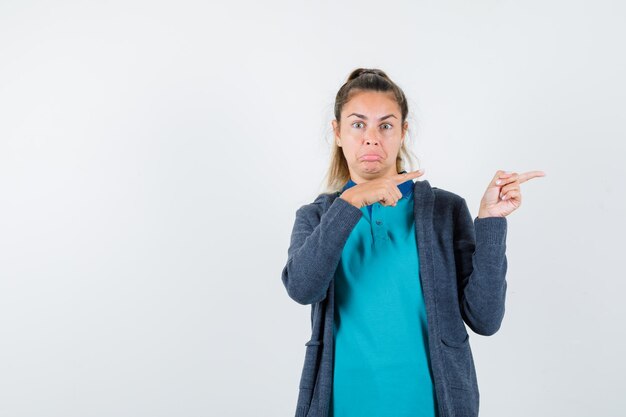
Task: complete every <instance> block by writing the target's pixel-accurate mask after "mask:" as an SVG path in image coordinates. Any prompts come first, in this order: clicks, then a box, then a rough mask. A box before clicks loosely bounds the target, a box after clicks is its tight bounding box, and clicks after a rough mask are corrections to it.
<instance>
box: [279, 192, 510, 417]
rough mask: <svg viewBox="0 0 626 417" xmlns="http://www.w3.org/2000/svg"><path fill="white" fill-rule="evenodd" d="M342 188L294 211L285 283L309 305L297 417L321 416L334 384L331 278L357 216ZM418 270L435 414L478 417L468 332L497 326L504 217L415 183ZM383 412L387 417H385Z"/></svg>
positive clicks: (504, 261) (500, 309)
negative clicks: (477, 211) (475, 210)
mask: <svg viewBox="0 0 626 417" xmlns="http://www.w3.org/2000/svg"><path fill="white" fill-rule="evenodd" d="M339 195H340V192H337V193H323V194H320V195H319V196H318V197H317V198H316V199H315V201H314V202H313V203H311V204H306V205H304V206H302V207H300V208H299V209H298V210H297V211H296V219H295V224H294V227H293V231H292V234H291V243H290V245H289V249H288V257H287V264H286V265H285V267H284V268H283V271H282V281H283V284H284V285H285V288H286V290H287V294H288V295H289V296H290V297H291V298H292V299H294V300H295V301H297V302H298V303H300V304H310V305H311V338H310V340H309V341H307V342H306V343H305V346H306V348H305V349H306V350H305V358H304V366H303V369H302V376H301V378H300V384H299V393H298V400H297V405H296V413H295V415H296V417H327V416H328V413H329V405H330V398H331V393H332V383H333V353H334V346H333V342H334V340H333V319H334V274H335V270H336V268H337V266H338V265H339V261H340V259H341V252H342V250H343V247H344V245H345V242H346V240H347V239H348V236H349V235H350V232H351V231H352V229H353V228H354V227H355V225H356V224H357V222H358V221H359V219H360V218H361V216H362V215H363V212H362V211H361V210H360V209H358V208H356V207H355V206H353V205H351V204H350V203H348V202H347V201H346V200H344V199H342V198H338V196H339ZM413 201H414V208H413V211H414V214H415V236H416V239H417V247H418V253H419V258H420V266H419V269H420V270H419V276H420V279H421V284H422V289H423V293H424V303H425V305H426V314H427V321H428V339H429V340H428V346H429V354H430V363H431V366H432V371H433V382H434V385H435V393H436V396H437V404H438V407H439V409H438V414H439V417H461V416H462V417H476V416H478V407H479V390H478V381H477V377H476V370H475V367H474V359H473V356H472V350H471V348H470V343H469V334H468V332H467V330H466V327H465V325H464V323H465V324H467V325H468V326H469V328H470V329H471V330H472V331H473V332H474V333H477V334H479V335H483V336H490V335H493V334H494V333H496V332H497V331H498V329H499V328H500V325H501V323H502V320H503V318H504V303H505V297H506V288H507V283H506V279H505V275H506V270H507V259H506V255H505V250H506V232H507V220H506V217H485V218H482V219H481V218H478V217H476V218H475V219H473V221H472V217H471V214H470V212H469V209H468V207H467V203H466V202H465V199H463V198H462V197H460V196H458V195H457V194H454V193H452V192H450V191H446V190H443V189H439V188H437V187H431V185H430V184H429V182H428V181H426V180H423V181H416V182H415V184H414V192H413ZM381 417H383V416H381Z"/></svg>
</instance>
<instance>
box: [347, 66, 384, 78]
mask: <svg viewBox="0 0 626 417" xmlns="http://www.w3.org/2000/svg"><path fill="white" fill-rule="evenodd" d="M364 74H373V75H378V76H379V77H383V78H386V79H389V77H388V76H387V74H385V72H384V71H382V70H379V69H377V68H357V69H355V70H354V71H352V72H351V73H350V75H349V76H348V81H352V80H354V79H355V78H357V77H360V76H361V75H364Z"/></svg>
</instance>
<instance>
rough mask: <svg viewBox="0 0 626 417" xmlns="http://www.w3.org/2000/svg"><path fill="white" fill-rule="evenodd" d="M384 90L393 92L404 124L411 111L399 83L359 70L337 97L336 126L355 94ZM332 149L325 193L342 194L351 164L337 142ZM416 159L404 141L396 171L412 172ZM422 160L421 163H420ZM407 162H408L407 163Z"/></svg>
mask: <svg viewBox="0 0 626 417" xmlns="http://www.w3.org/2000/svg"><path fill="white" fill-rule="evenodd" d="M357 90H358V91H364V90H370V91H381V92H391V93H392V94H393V96H394V98H395V100H396V102H397V103H398V105H399V106H400V111H401V113H402V125H403V126H404V122H405V120H406V118H407V116H408V113H409V108H408V104H407V100H406V97H405V95H404V92H403V91H402V89H401V88H400V87H398V85H396V83H394V82H393V81H391V79H390V78H389V77H388V76H387V74H385V73H384V72H383V71H381V70H379V69H367V68H357V69H355V70H354V71H352V72H351V73H350V75H349V76H348V80H347V81H346V82H345V83H344V84H343V85H342V86H341V88H340V89H339V91H338V92H337V96H336V98H335V108H334V113H335V119H336V120H337V123H339V122H340V121H341V109H342V108H343V106H344V105H345V104H346V103H347V102H348V101H349V100H350V98H351V95H352V93H354V92H355V91H357ZM332 143H333V144H332V150H331V156H330V164H329V167H328V170H327V172H326V176H325V183H326V189H325V190H324V192H326V193H334V192H337V191H340V190H341V189H342V187H343V186H344V185H345V184H346V182H348V180H349V179H350V171H349V169H348V162H347V161H346V158H345V156H344V155H343V151H342V149H341V148H340V147H339V146H338V145H337V142H336V141H334V140H333V141H332ZM414 160H418V158H417V157H416V156H414V155H413V153H412V152H411V150H410V149H409V147H408V146H407V141H406V139H405V140H404V141H403V142H402V146H401V147H400V150H399V151H398V155H397V157H396V170H397V172H402V171H403V170H407V171H410V170H413V166H414ZM418 161H419V160H418ZM405 162H407V163H405Z"/></svg>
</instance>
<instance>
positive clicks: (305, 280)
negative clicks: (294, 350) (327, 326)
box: [282, 197, 363, 304]
mask: <svg viewBox="0 0 626 417" xmlns="http://www.w3.org/2000/svg"><path fill="white" fill-rule="evenodd" d="M308 214H309V211H308V210H307V207H306V206H303V207H300V208H299V209H298V211H297V212H296V221H295V224H294V226H293V231H292V233H291V243H290V245H289V249H288V251H287V253H288V257H287V265H285V267H284V268H283V272H282V281H283V284H284V285H285V288H286V289H287V293H288V294H289V296H290V297H291V298H293V299H294V300H295V301H297V302H298V303H300V304H313V303H316V302H318V301H321V300H323V299H324V297H326V290H327V289H328V286H329V285H330V281H331V279H332V277H333V276H334V274H335V270H336V269H337V265H339V260H340V259H341V252H342V250H343V247H344V245H345V243H346V240H348V236H349V235H350V232H351V231H352V229H354V226H356V224H357V223H358V221H359V219H360V218H361V216H363V213H362V212H361V210H360V209H358V208H356V207H355V206H353V205H352V204H350V203H348V202H347V201H346V200H344V199H342V198H341V197H337V198H335V200H334V201H333V203H332V204H331V205H330V207H329V208H328V210H327V211H326V212H325V213H324V214H323V215H322V217H321V219H320V223H319V224H318V225H317V226H315V227H313V226H311V223H310V221H309V217H308Z"/></svg>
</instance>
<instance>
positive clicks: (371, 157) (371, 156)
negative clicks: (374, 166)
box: [361, 154, 383, 161]
mask: <svg viewBox="0 0 626 417" xmlns="http://www.w3.org/2000/svg"><path fill="white" fill-rule="evenodd" d="M382 159H383V157H382V156H380V155H376V154H367V155H363V156H362V157H361V160H363V161H380V160H382Z"/></svg>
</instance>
